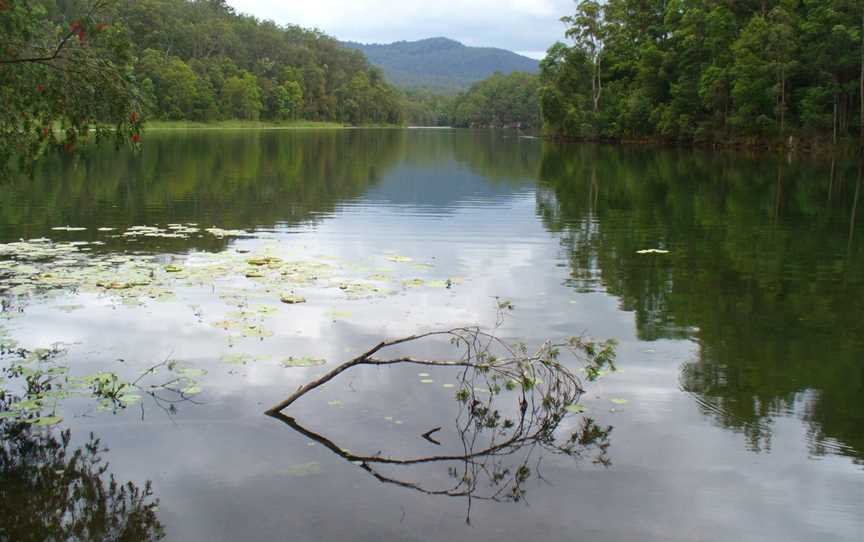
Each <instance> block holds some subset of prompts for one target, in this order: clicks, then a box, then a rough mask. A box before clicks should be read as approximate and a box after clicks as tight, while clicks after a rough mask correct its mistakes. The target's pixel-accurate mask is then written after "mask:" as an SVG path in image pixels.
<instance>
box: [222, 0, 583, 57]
mask: <svg viewBox="0 0 864 542" xmlns="http://www.w3.org/2000/svg"><path fill="white" fill-rule="evenodd" d="M228 3H229V4H230V5H231V6H233V7H234V8H236V9H237V10H238V11H240V12H243V13H249V14H252V15H255V16H256V17H259V18H262V19H272V20H274V21H276V22H277V23H281V24H288V23H291V24H298V25H300V26H304V27H310V28H317V29H319V30H322V31H324V32H326V33H327V34H330V35H332V36H334V37H336V38H338V39H340V40H344V41H358V42H361V43H390V42H393V41H400V40H407V41H413V40H418V39H423V38H431V37H438V36H443V37H447V38H452V39H455V40H458V41H461V42H462V43H465V44H466V45H474V46H487V47H501V48H502V49H509V50H511V51H516V52H518V53H521V54H525V55H527V56H532V57H534V58H542V56H543V54H544V52H545V51H546V49H547V48H548V47H549V46H550V45H552V44H553V43H554V42H555V41H557V40H562V39H563V38H564V25H563V24H562V23H561V22H560V21H559V19H560V18H561V17H563V16H564V15H568V14H569V13H570V12H571V11H573V10H574V9H575V2H574V1H573V0H312V1H309V0H302V1H301V0H228Z"/></svg>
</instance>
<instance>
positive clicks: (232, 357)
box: [221, 354, 270, 365]
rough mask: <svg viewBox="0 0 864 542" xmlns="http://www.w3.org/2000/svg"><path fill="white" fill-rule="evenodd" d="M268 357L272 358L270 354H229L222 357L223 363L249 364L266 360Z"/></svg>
mask: <svg viewBox="0 0 864 542" xmlns="http://www.w3.org/2000/svg"><path fill="white" fill-rule="evenodd" d="M268 359H270V356H256V355H253V354H227V355H224V356H222V358H221V360H222V363H227V364H229V365H248V364H249V363H255V362H258V361H265V360H268Z"/></svg>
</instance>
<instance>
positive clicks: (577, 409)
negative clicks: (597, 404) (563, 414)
mask: <svg viewBox="0 0 864 542" xmlns="http://www.w3.org/2000/svg"><path fill="white" fill-rule="evenodd" d="M565 410H567V412H570V413H572V414H582V413H583V412H585V407H584V406H582V405H577V404H573V405H567V407H566V408H565Z"/></svg>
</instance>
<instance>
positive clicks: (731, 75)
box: [540, 0, 864, 141]
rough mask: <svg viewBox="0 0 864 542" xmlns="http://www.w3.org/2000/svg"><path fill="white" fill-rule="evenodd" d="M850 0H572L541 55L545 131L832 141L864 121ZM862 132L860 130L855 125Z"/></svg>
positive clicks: (863, 9) (858, 10)
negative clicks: (562, 38) (561, 35)
mask: <svg viewBox="0 0 864 542" xmlns="http://www.w3.org/2000/svg"><path fill="white" fill-rule="evenodd" d="M862 16H864V4H862V2H860V1H858V0H842V1H828V0H805V1H803V2H793V1H791V0H773V1H770V2H758V3H757V2H745V3H734V4H733V3H727V2H690V1H687V0H672V1H669V2H642V1H637V0H609V1H608V2H603V3H600V2H595V1H592V0H584V1H581V2H579V3H578V5H577V8H576V12H575V13H574V15H572V16H569V17H564V18H563V19H562V21H563V22H564V23H566V24H567V25H568V29H567V31H566V33H565V35H566V36H567V37H568V38H571V39H572V44H571V45H567V44H563V43H557V44H555V45H553V46H552V47H551V48H550V49H549V51H548V54H547V57H546V58H545V59H544V60H543V61H542V62H541V79H542V89H541V91H540V101H541V107H542V110H543V120H544V124H545V126H546V128H547V129H548V131H549V132H551V133H552V134H556V135H563V136H570V137H585V138H616V139H617V138H641V137H655V138H662V139H667V140H675V141H718V140H725V139H734V138H739V137H747V138H759V139H769V138H781V137H783V138H785V137H786V136H788V135H796V136H802V137H808V138H815V139H820V138H821V139H827V138H828V137H829V136H830V138H831V139H833V140H835V141H836V139H837V138H838V137H844V136H847V137H848V136H853V135H856V134H858V132H859V125H860V126H861V127H864V119H862V111H861V108H862V106H861V93H862V92H864V89H862V84H864V83H862V82H861V81H862V80H861V74H862V73H864V19H862ZM860 133H861V136H862V137H864V128H861V132H860Z"/></svg>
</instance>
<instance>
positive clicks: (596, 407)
mask: <svg viewBox="0 0 864 542" xmlns="http://www.w3.org/2000/svg"><path fill="white" fill-rule="evenodd" d="M145 143H146V144H145V146H144V150H143V152H141V153H140V154H134V153H132V152H127V151H119V152H115V151H114V150H112V149H104V150H93V149H91V150H89V151H87V152H85V153H84V154H81V155H78V156H74V157H72V156H62V157H52V158H49V159H46V160H45V161H44V162H42V163H41V164H39V166H38V168H37V171H36V172H35V174H34V176H33V177H32V178H16V179H9V180H6V181H5V182H4V183H3V184H2V185H0V195H2V197H0V243H2V245H0V303H2V309H3V310H2V313H0V316H2V318H0V366H2V367H3V375H2V378H0V387H2V388H5V389H6V390H7V391H6V395H5V398H4V399H2V400H0V430H2V432H3V439H4V440H3V445H2V447H0V448H2V449H0V480H2V483H0V538H3V539H10V540H43V539H48V538H69V537H78V538H83V539H100V540H104V539H125V540H139V539H151V538H158V537H159V536H161V535H164V537H165V539H166V540H202V541H203V540H208V541H210V540H292V541H294V540H296V541H311V540H368V541H381V540H478V541H482V540H529V539H542V540H591V541H620V540H639V541H661V540H662V541H692V540H702V541H725V540H738V541H764V540H778V541H780V540H782V541H791V540H795V541H798V540H800V541H812V540H820V541H831V540H836V541H860V540H864V514H862V510H864V318H862V315H864V309H862V302H864V218H862V215H864V208H862V207H864V195H862V194H861V192H862V186H861V184H862V181H861V177H860V174H859V172H858V168H857V165H856V164H854V163H850V162H845V161H842V160H838V161H832V160H830V159H827V160H826V159H820V160H817V159H804V158H789V157H781V156H770V155H769V156H765V155H757V156H747V155H744V154H736V153H709V152H701V151H694V150H671V149H670V150H660V149H655V148H650V149H649V148H632V147H612V146H593V145H575V144H574V145H567V144H556V143H552V142H546V141H543V140H540V139H535V138H528V137H519V136H518V135H517V134H515V133H512V132H491V131H467V130H463V131H458V130H452V131H451V130H419V129H418V130H395V129H394V130H389V129H381V130H371V129H370V130H332V131H326V130H260V131H254V130H249V131H244V130H236V131H230V130H228V131H222V130H212V131H189V132H183V131H178V132H171V131H166V132H156V131H154V132H151V133H149V134H147V136H146V140H145ZM475 325H477V326H483V328H484V329H486V330H489V331H490V332H492V333H494V334H495V335H496V336H499V337H501V338H503V339H505V340H506V341H508V342H517V341H519V342H522V343H524V344H525V345H526V348H528V349H529V350H533V349H534V348H537V347H539V346H540V345H542V344H543V342H544V341H546V340H547V339H548V340H555V341H557V340H560V339H564V338H567V337H571V336H580V337H583V338H585V339H586V340H587V338H588V337H591V338H595V339H596V340H598V341H601V340H606V339H616V340H617V341H618V347H617V358H616V360H615V365H616V367H617V369H618V370H617V371H612V370H608V368H607V369H606V370H602V371H600V375H599V376H600V377H599V378H598V379H596V380H594V381H590V380H589V379H588V378H587V376H588V375H587V373H585V372H578V371H579V366H578V364H576V363H575V360H573V363H574V364H573V365H572V368H573V371H574V372H576V374H579V375H581V380H582V386H583V388H584V393H583V394H582V395H581V398H580V401H579V404H578V405H579V406H578V408H573V409H572V411H571V413H569V414H568V415H567V416H566V417H564V418H563V419H562V420H560V421H559V422H558V423H556V424H555V427H554V429H555V432H556V435H568V434H570V433H574V434H575V435H577V436H578V437H579V439H578V440H577V441H575V444H577V445H578V446H577V447H575V448H571V449H569V450H568V452H567V453H561V451H560V450H559V449H556V448H555V446H550V445H549V442H545V443H544V442H524V443H520V445H519V446H512V447H511V448H512V449H511V448H508V449H507V451H506V453H497V454H490V455H482V454H479V455H477V456H471V457H469V456H470V454H471V452H472V451H475V452H476V451H477V447H478V446H481V447H482V444H478V442H480V440H478V439H480V438H481V437H477V434H480V433H481V432H482V430H483V429H484V428H483V427H480V426H479V424H478V425H471V424H467V425H466V424H465V423H464V421H465V418H464V414H465V403H463V402H460V401H459V400H458V399H456V396H457V395H458V393H457V390H459V389H461V388H462V387H463V386H465V385H466V383H465V379H464V376H463V375H461V374H460V372H459V371H458V370H454V369H452V368H449V367H440V366H429V367H424V366H415V365H406V364H394V365H391V366H360V367H356V368H352V369H349V370H348V371H346V372H344V373H343V374H341V375H339V376H338V377H337V378H335V379H333V380H332V381H330V382H328V383H327V384H326V385H325V386H323V387H321V388H318V389H316V390H314V391H313V392H310V393H309V394H308V395H305V396H303V397H302V398H301V399H300V400H298V401H297V402H296V403H295V404H293V405H291V406H290V407H289V408H288V409H286V411H285V414H286V415H287V416H288V417H289V418H286V419H276V418H274V417H271V416H266V415H265V414H264V412H265V411H266V410H267V409H268V408H270V407H271V406H273V405H274V404H276V403H278V402H280V401H282V400H283V399H284V398H286V397H287V396H289V395H290V394H292V393H293V392H294V391H295V390H297V389H298V387H299V386H301V385H303V384H304V383H306V382H309V381H310V380H313V379H315V378H317V377H320V376H321V375H323V374H324V373H325V372H326V371H327V370H329V369H332V368H334V367H336V366H338V365H339V364H340V363H342V362H344V361H347V360H349V359H351V358H353V357H354V356H357V355H359V354H360V353H362V352H365V351H367V350H368V349H370V348H371V347H373V346H374V345H376V344H377V343H379V342H380V341H382V340H384V339H396V338H399V337H405V336H410V335H412V334H416V333H423V332H427V331H432V330H444V329H450V328H454V327H459V326H475ZM396 351H397V352H398V353H399V354H400V355H412V356H418V357H426V358H432V359H445V358H447V356H452V355H453V354H454V352H455V350H454V346H453V345H451V344H449V343H447V341H439V340H435V338H432V340H430V341H425V340H424V341H421V342H418V343H416V344H415V343H413V342H412V343H408V344H405V345H402V346H400V347H398V348H396ZM567 363H570V362H567ZM28 382H29V385H28ZM467 385H469V386H471V388H469V389H470V390H471V393H472V394H475V393H476V395H477V396H478V397H479V396H483V394H484V393H488V392H489V389H485V388H483V387H482V386H477V385H474V384H473V383H471V382H469V383H468V384H467ZM490 395H491V394H490ZM506 396H507V393H506V392H505V393H502V394H501V395H500V396H499V397H501V398H503V399H504V400H506ZM508 404H509V406H508V407H505V408H504V409H503V410H502V412H504V413H505V414H504V415H507V414H506V412H511V413H512V408H515V407H514V406H513V403H512V402H511V403H508ZM507 408H510V409H511V410H506V409H507ZM523 412H524V409H523ZM22 420H28V422H27V423H22ZM586 424H587V425H586ZM466 436H467V438H466ZM481 440H482V439H481ZM460 454H461V456H463V458H462V459H459V457H460ZM364 458H365V459H364ZM382 458H401V459H407V460H406V461H404V462H401V463H399V462H396V463H388V462H386V461H383V462H376V460H380V459H382ZM412 458H417V459H419V458H426V459H424V460H422V461H420V460H418V461H414V459H412ZM442 458H443V459H442ZM466 473H468V474H466ZM112 481H113V482H112Z"/></svg>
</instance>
